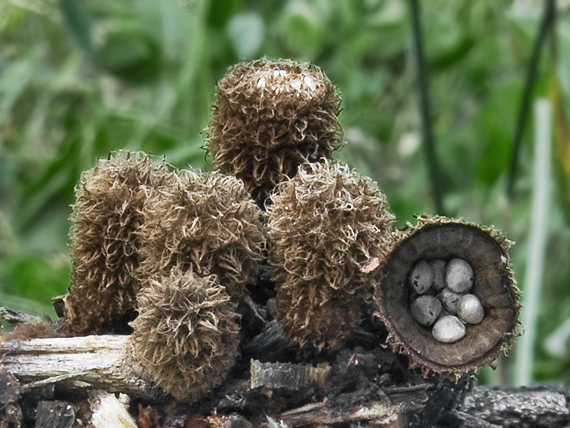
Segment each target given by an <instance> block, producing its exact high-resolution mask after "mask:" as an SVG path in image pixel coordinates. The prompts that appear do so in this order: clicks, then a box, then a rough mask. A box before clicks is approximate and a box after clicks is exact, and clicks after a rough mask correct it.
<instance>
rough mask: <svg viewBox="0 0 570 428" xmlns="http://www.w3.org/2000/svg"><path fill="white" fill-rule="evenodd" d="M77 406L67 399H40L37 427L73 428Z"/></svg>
mask: <svg viewBox="0 0 570 428" xmlns="http://www.w3.org/2000/svg"><path fill="white" fill-rule="evenodd" d="M74 422H75V408H74V407H73V406H72V405H71V404H69V403H67V402H65V401H40V402H39V403H38V408H37V412H36V425H35V426H36V428H40V427H50V428H71V426H72V425H73V423H74Z"/></svg>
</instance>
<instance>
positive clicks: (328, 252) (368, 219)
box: [267, 161, 393, 349]
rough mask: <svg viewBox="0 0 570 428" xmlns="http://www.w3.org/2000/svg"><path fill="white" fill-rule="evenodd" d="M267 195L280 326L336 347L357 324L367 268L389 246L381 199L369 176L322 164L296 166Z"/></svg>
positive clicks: (301, 340)
mask: <svg viewBox="0 0 570 428" xmlns="http://www.w3.org/2000/svg"><path fill="white" fill-rule="evenodd" d="M271 200H272V204H271V205H270V206H269V207H268V212H267V214H268V234H269V238H270V243H271V253H270V261H271V264H272V265H273V269H274V278H275V280H276V283H277V309H278V318H279V319H280V321H281V323H282V324H283V330H284V332H285V334H286V335H287V336H288V337H289V339H291V340H292V341H294V342H297V343H298V344H300V345H301V346H303V345H304V344H305V343H312V344H313V345H314V346H315V347H317V348H318V349H320V348H322V347H324V346H326V347H330V348H334V347H337V346H338V345H340V343H341V342H342V340H343V339H344V338H346V337H347V336H348V335H349V334H350V333H351V332H352V330H354V328H355V327H356V325H357V323H358V321H359V316H360V315H359V309H358V308H359V302H360V301H361V300H363V299H364V295H365V294H366V293H368V292H370V290H369V287H370V280H371V275H372V274H371V271H372V270H373V268H374V267H375V266H377V265H378V264H379V261H380V260H381V259H383V258H384V257H385V256H386V254H387V253H388V251H389V248H390V246H391V244H392V227H391V223H392V220H393V215H392V214H391V213H390V212H389V211H388V207H387V204H386V199H385V196H384V194H382V193H381V192H380V191H379V190H378V188H377V186H376V184H375V183H374V182H373V181H372V180H370V179H368V178H365V177H361V176H359V175H358V174H357V173H356V172H355V171H352V170H350V169H349V168H348V167H347V166H344V165H339V164H336V163H329V162H328V161H324V162H323V163H318V164H309V165H306V166H304V167H303V168H301V169H299V172H298V174H297V176H296V177H295V178H293V179H292V180H290V181H287V182H284V183H282V184H280V185H279V186H278V187H277V189H276V192H275V193H274V194H273V195H272V196H271ZM331 320H336V322H335V323H331Z"/></svg>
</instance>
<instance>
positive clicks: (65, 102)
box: [0, 0, 570, 383]
mask: <svg viewBox="0 0 570 428" xmlns="http://www.w3.org/2000/svg"><path fill="white" fill-rule="evenodd" d="M421 5H422V23H423V27H424V46H425V49H426V55H427V61H428V64H429V69H430V76H429V77H430V95H431V102H432V106H433V115H432V116H433V117H432V119H433V129H434V134H435V139H436V151H437V155H438V157H439V160H440V165H441V166H442V171H441V174H442V176H443V178H444V179H443V183H444V184H443V186H444V188H443V189H442V192H443V194H444V195H445V197H444V204H445V207H446V211H447V212H448V213H449V214H450V215H453V216H461V217H464V218H465V219H467V220H469V221H473V222H479V223H483V224H494V225H496V226H497V227H499V228H501V229H502V230H504V231H505V232H506V233H507V234H508V236H509V237H510V238H511V239H513V240H515V241H517V246H516V247H515V251H514V253H513V259H514V263H515V269H516V272H517V277H518V279H519V283H520V285H521V287H522V288H523V289H524V278H522V277H521V275H522V273H523V272H524V269H523V268H524V262H525V256H526V246H525V245H526V242H527V235H528V229H529V211H530V209H529V207H530V189H531V184H532V183H531V182H530V180H531V179H532V178H531V177H532V174H531V167H532V147H531V136H532V133H531V132H530V131H531V130H532V129H531V126H532V124H531V123H529V124H528V125H529V126H528V127H527V130H526V131H527V132H526V134H525V135H526V137H525V141H524V143H523V146H522V152H521V156H520V165H519V168H518V171H519V175H518V177H517V182H516V192H517V198H516V199H515V200H514V202H512V203H511V202H509V201H508V200H507V199H506V196H505V187H506V172H507V168H508V165H509V160H510V155H511V148H512V135H513V132H514V126H515V120H516V116H517V113H518V108H519V103H520V98H521V94H522V88H523V83H524V77H525V69H526V67H527V62H528V59H529V56H530V52H531V49H532V45H533V40H534V38H535V37H536V31H537V28H538V21H539V17H540V7H541V2H539V1H532V0H527V1H522V0H518V1H515V0H479V1H476V2H475V1H473V2H451V1H448V0H426V1H421ZM558 18H559V21H558V28H557V32H556V39H557V42H558V43H557V44H558V56H557V57H555V56H553V55H551V54H550V53H549V52H550V51H548V52H547V53H546V55H544V56H543V57H544V60H543V61H542V64H541V67H540V75H539V81H538V84H537V88H536V90H535V95H536V96H546V97H549V96H550V97H551V98H552V99H554V96H555V97H557V98H556V99H557V100H558V104H557V105H558V106H559V107H560V109H559V112H561V115H560V116H559V117H558V118H557V129H558V130H559V132H557V133H556V136H557V138H558V140H557V145H556V146H555V149H554V150H555V160H556V162H557V165H559V166H560V168H559V173H558V175H557V176H556V180H557V181H556V183H557V186H555V187H556V188H555V192H556V191H557V192H558V193H557V194H556V195H557V197H555V203H554V205H553V207H552V210H551V214H550V223H549V231H550V236H549V246H548V254H547V266H546V269H545V273H544V281H545V286H544V293H543V296H542V306H541V308H542V309H541V314H540V318H539V323H538V326H539V330H538V334H537V337H538V338H539V340H540V342H539V343H537V344H536V347H537V356H538V360H537V362H536V364H535V376H536V378H537V379H539V380H542V381H553V380H557V381H564V382H567V383H570V351H568V352H562V353H558V354H557V355H554V354H553V353H552V352H547V351H546V350H545V348H544V346H543V341H544V340H545V338H548V337H549V336H551V334H552V333H553V332H554V331H555V330H556V329H558V328H559V327H560V326H563V325H564V323H565V321H566V320H567V319H569V318H570V284H569V278H570V264H569V263H568V262H567V260H568V259H569V258H570V247H569V245H568V244H569V242H570V240H569V238H570V223H569V219H570V213H569V212H568V207H569V206H570V204H568V201H570V197H569V196H570V195H568V193H567V191H566V190H565V189H568V188H570V175H569V174H570V167H568V168H566V169H565V168H564V165H570V163H569V162H570V155H568V154H567V151H568V150H569V149H568V147H570V141H568V138H567V137H566V138H562V137H563V136H564V135H565V134H564V132H561V131H560V129H563V128H564V126H563V125H564V124H565V123H566V120H567V119H568V117H567V115H566V111H565V110H564V107H563V106H564V105H567V102H568V100H569V99H570V18H569V17H568V13H567V12H566V11H565V10H561V11H559V17H558ZM410 47H411V28H410V19H409V10H408V8H407V3H406V2H405V1H402V0H336V1H334V2H333V1H328V0H286V1H276V0H163V1H156V0H137V1H132V0H84V1H76V0H0V304H5V305H9V306H12V307H13V308H15V309H23V310H26V311H28V312H32V313H35V314H39V315H42V314H48V315H52V316H53V311H52V309H51V308H50V298H51V297H53V296H56V295H58V294H62V293H64V292H65V291H66V289H67V285H68V281H69V271H70V263H69V256H68V252H67V247H66V243H67V234H68V230H69V224H68V221H67V217H68V215H69V212H70V208H69V205H70V204H71V203H72V201H73V194H74V193H73V192H74V190H73V189H74V186H75V184H76V183H77V181H78V180H79V177H80V174H81V172H82V171H84V170H86V169H89V168H91V167H92V166H94V164H95V162H96V161H97V159H98V158H101V157H106V156H108V154H109V153H110V152H111V151H112V150H115V149H118V148H127V149H131V150H143V151H145V152H148V153H151V154H153V155H157V156H163V155H164V156H165V157H166V158H167V160H168V161H169V162H170V163H171V164H173V165H174V166H176V167H187V166H188V165H191V166H192V167H193V168H199V169H205V170H207V169H208V160H207V159H206V158H205V151H204V150H203V146H204V144H205V141H204V136H203V133H202V130H203V129H204V128H205V127H206V126H207V124H208V120H209V114H210V105H211V103H212V101H213V99H214V88H215V83H216V81H217V80H218V79H219V78H220V77H221V76H223V74H224V73H225V71H226V70H227V68H228V67H229V66H230V65H231V64H234V63H235V62H237V61H239V60H242V59H250V58H255V57H261V56H269V57H273V58H279V57H288V58H292V59H296V60H309V61H312V62H314V63H316V64H317V65H319V66H320V67H321V68H322V69H323V70H324V71H325V72H326V73H327V75H328V76H329V77H330V78H331V80H332V81H334V82H335V83H336V84H337V85H338V87H339V89H340V91H341V93H342V96H343V112H342V114H341V121H342V124H343V126H344V128H345V139H346V140H347V146H346V147H345V148H344V149H343V150H342V152H340V153H339V154H337V157H338V158H339V159H341V160H343V161H345V162H347V163H349V164H350V165H351V166H353V167H355V168H356V169H357V170H359V171H360V172H361V173H362V174H365V175H369V176H371V177H373V178H374V179H375V180H376V181H378V183H379V184H380V186H381V187H382V189H383V190H384V191H385V192H386V194H387V196H388V199H389V201H390V205H391V208H392V210H393V211H394V213H395V214H396V216H397V219H398V224H399V225H403V224H405V223H406V222H408V221H413V216H414V214H419V213H433V211H434V209H433V202H432V198H431V191H430V183H429V182H428V178H427V167H426V165H425V158H424V155H423V152H422V150H421V135H420V118H419V115H418V108H417V88H416V86H415V83H416V75H415V70H414V62H413V60H412V58H411V57H410ZM553 81H556V82H558V84H557V85H552V82H553ZM553 94H554V95H553ZM529 122H530V121H529ZM566 135H567V134H566ZM561 136H562V137H561ZM569 153H570V152H569ZM565 192H566V193H565ZM559 336H560V337H561V339H559V342H560V341H562V342H563V343H562V345H563V349H566V345H567V344H569V343H570V342H569V341H568V334H566V335H564V334H562V335H560V334H559ZM557 343H558V342H557ZM558 348H560V346H559V347H558ZM558 348H557V349H558ZM569 349H570V348H569Z"/></svg>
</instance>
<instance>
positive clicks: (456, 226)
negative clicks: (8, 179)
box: [60, 59, 518, 403]
mask: <svg viewBox="0 0 570 428" xmlns="http://www.w3.org/2000/svg"><path fill="white" fill-rule="evenodd" d="M339 112H340V97H339V94H338V91H337V89H336V88H335V86H334V85H333V84H332V83H331V81H330V80H329V79H328V78H327V77H326V76H325V74H324V73H323V72H322V71H321V70H320V69H318V68H317V67H316V66H314V65H309V64H304V63H296V62H293V61H271V60H266V59H263V60H255V61H252V62H248V63H243V64H239V65H237V66H234V67H233V68H231V69H230V70H229V72H228V74H227V75H226V76H225V77H224V78H223V79H222V80H221V81H220V82H219V84H218V86H217V101H216V103H215V105H214V106H213V108H212V119H211V123H210V126H209V127H208V129H207V135H208V154H209V155H210V156H211V158H212V172H211V173H209V174H200V173H195V172H192V171H172V168H170V167H169V165H168V164H166V162H165V161H164V160H161V161H156V160H153V159H151V157H149V156H147V155H144V154H140V153H128V152H118V153H116V154H115V155H113V156H111V157H110V158H109V159H106V160H101V161H100V162H99V164H98V165H97V166H96V167H95V168H93V169H92V170H90V171H87V172H86V173H84V174H83V176H82V179H81V182H80V184H79V185H78V186H77V189H76V197H77V199H76V202H75V204H74V206H73V214H72V217H71V220H72V224H73V225H72V231H71V242H72V244H71V249H72V261H73V273H72V278H71V286H70V290H69V293H68V295H67V296H66V297H65V299H64V305H63V309H62V310H61V311H60V312H61V315H62V317H63V331H64V332H65V333H66V334H67V335H69V336H74V335H89V334H106V333H115V334H116V333H128V334H130V343H131V348H132V352H133V356H134V358H135V359H136V360H137V361H138V362H139V363H140V364H141V365H142V366H143V368H144V369H145V372H146V373H147V375H148V376H149V377H150V378H151V379H152V380H153V381H154V382H156V383H157V384H158V385H160V386H161V387H162V388H163V389H164V390H165V391H166V392H167V393H169V394H171V395H172V396H173V397H175V398H176V399H177V400H181V401H185V402H190V403H192V402H196V401H197V400H200V399H201V398H203V397H204V396H206V395H207V394H208V393H209V391H211V390H212V389H213V388H215V387H216V386H217V385H219V384H221V383H222V382H223V381H224V379H225V378H226V377H227V376H228V373H230V371H231V370H232V367H233V365H234V362H235V360H236V358H237V355H238V353H239V348H240V341H243V340H244V339H243V335H242V336H240V313H239V311H238V306H239V305H241V304H243V303H244V302H246V303H247V302H249V304H250V305H251V304H253V302H252V301H251V296H250V294H251V293H250V290H251V288H252V284H255V283H256V278H257V277H258V276H259V275H260V273H259V272H260V267H261V266H264V267H266V268H267V267H268V266H269V268H270V272H271V281H269V283H271V284H273V287H274V290H267V293H266V294H267V296H268V298H266V299H265V301H264V305H265V306H264V310H266V313H267V314H269V315H268V316H269V317H271V318H273V319H275V320H276V321H277V322H278V323H279V325H280V326H281V328H282V330H283V334H284V336H285V337H286V338H287V340H288V341H290V342H291V343H292V344H294V345H295V346H297V348H298V349H301V350H303V349H304V350H308V351H307V355H311V356H313V359H314V360H315V361H318V360H319V358H318V355H322V354H323V353H327V352H328V353H329V355H330V352H334V351H335V350H336V349H339V348H341V346H342V344H343V343H344V342H345V341H346V340H347V338H350V337H351V335H352V334H353V333H354V332H355V330H356V329H357V327H358V326H359V325H362V323H363V322H369V323H374V322H376V323H378V322H379V321H381V322H382V323H383V325H384V327H385V329H386V330H387V336H386V337H385V341H386V342H387V343H388V344H390V345H391V346H392V348H393V350H394V352H396V353H401V354H403V355H405V356H407V357H408V359H409V364H410V366H411V367H412V368H413V367H418V368H419V369H421V373H423V374H424V375H425V376H429V375H433V374H434V373H440V374H443V375H446V376H450V377H451V378H455V379H459V377H460V376H461V375H462V374H464V373H468V372H471V371H473V370H475V369H477V368H478V367H480V366H482V365H484V364H487V363H489V362H491V361H492V360H493V359H495V358H496V356H497V355H498V353H499V352H500V351H502V350H505V349H506V348H507V347H508V344H509V341H510V340H509V339H510V338H511V337H512V336H513V335H514V334H515V333H516V326H517V317H518V302H517V297H518V295H517V291H516V287H515V286H514V280H513V276H512V271H511V268H510V264H509V259H508V255H507V251H508V249H509V246H510V241H508V240H507V239H505V238H504V237H503V236H502V235H500V234H499V233H498V232H496V231H495V230H492V229H486V228H483V227H480V226H477V225H473V224H469V223H466V222H464V221H462V220H452V219H447V218H441V217H435V218H430V217H419V219H418V224H417V226H415V227H412V226H409V227H407V228H405V229H403V230H396V229H395V228H394V226H393V220H394V216H393V215H392V214H391V213H390V212H389V210H388V204H387V202H386V197H385V196H384V194H383V193H382V192H381V191H380V189H379V188H378V186H377V185H376V183H374V182H373V181H372V180H371V179H369V178H367V177H363V176H361V175H359V174H358V173H357V172H356V171H354V170H352V169H350V168H349V167H347V166H346V165H341V164H339V163H338V162H336V161H333V160H331V159H330V157H331V153H332V152H333V151H334V150H336V149H338V148H339V147H340V146H341V142H342V128H341V126H340V124H339V121H338V114H339ZM265 271H266V270H265ZM266 283H267V282H266ZM370 308H372V310H369V309H370ZM315 356H317V357H315ZM284 362H287V361H284ZM309 362H311V360H310V359H309Z"/></svg>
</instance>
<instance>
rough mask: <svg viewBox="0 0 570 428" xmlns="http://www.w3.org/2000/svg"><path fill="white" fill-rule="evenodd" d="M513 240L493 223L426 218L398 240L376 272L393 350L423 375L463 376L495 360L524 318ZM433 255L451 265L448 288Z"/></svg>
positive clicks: (379, 301)
mask: <svg viewBox="0 0 570 428" xmlns="http://www.w3.org/2000/svg"><path fill="white" fill-rule="evenodd" d="M510 245H511V243H510V241H508V240H506V239H505V238H503V237H502V236H500V235H499V234H498V233H497V232H496V231H495V230H491V229H483V228H481V227H478V226H475V225H472V224H468V223H465V222H463V221H455V220H448V219H445V218H426V217H421V218H420V219H419V221H418V225H417V227H416V228H415V229H414V230H412V231H411V232H410V233H409V234H407V236H405V237H404V238H403V239H401V240H400V241H399V242H398V243H397V244H395V246H394V248H393V249H392V251H391V252H390V254H389V255H388V256H387V257H386V259H385V261H384V263H383V264H382V266H381V267H380V268H379V270H378V276H377V278H376V281H377V282H376V291H375V296H374V297H375V300H376V303H377V305H378V309H379V311H378V313H377V315H378V316H379V317H380V318H381V319H382V321H383V322H384V323H385V324H386V327H387V328H388V330H389V339H388V340H389V342H390V344H391V345H392V347H393V348H394V350H395V351H397V352H400V353H404V354H406V355H408V356H409V358H410V363H411V365H412V366H417V367H420V368H421V369H422V371H423V372H424V373H425V374H427V373H429V372H430V371H433V372H440V373H449V374H453V375H455V376H456V377H459V376H460V375H461V374H462V373H464V372H466V371H469V370H471V369H476V368H478V367H480V366H482V365H485V364H488V363H490V362H491V361H493V360H494V359H495V358H496V357H497V355H498V354H499V352H500V351H502V350H505V349H506V348H507V347H508V345H509V342H510V339H511V338H512V337H513V336H514V335H515V334H516V332H515V330H516V327H517V325H518V313H519V303H518V293H519V292H518V290H517V288H516V287H515V284H514V279H513V274H512V269H511V265H510V262H509V258H508V256H507V251H508V249H509V248H510ZM435 260H438V261H437V262H435V265H436V266H437V265H439V268H440V269H441V266H442V262H440V261H441V260H443V261H445V263H446V265H447V266H446V274H445V288H443V289H441V288H440V287H441V285H442V284H441V283H440V282H438V281H436V277H437V276H438V274H436V273H435V272H434V271H433V266H434V261H435ZM458 266H459V267H458ZM430 269H431V271H430ZM470 269H471V270H472V272H471V271H470ZM470 272H471V273H470ZM439 275H440V276H441V273H440V274H439ZM422 281H423V282H422Z"/></svg>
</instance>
